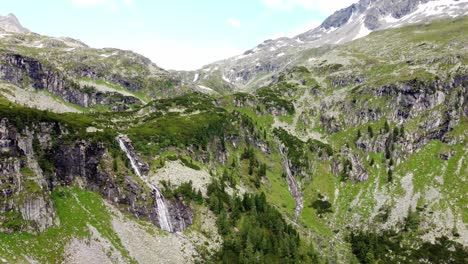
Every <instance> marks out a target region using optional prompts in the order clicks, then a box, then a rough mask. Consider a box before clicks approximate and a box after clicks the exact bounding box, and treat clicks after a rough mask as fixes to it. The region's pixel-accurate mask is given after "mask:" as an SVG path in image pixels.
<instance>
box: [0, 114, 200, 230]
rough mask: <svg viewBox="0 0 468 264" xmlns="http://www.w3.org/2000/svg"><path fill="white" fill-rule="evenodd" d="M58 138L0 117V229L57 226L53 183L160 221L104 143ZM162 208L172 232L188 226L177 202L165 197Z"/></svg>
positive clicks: (56, 130) (55, 130)
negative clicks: (116, 169) (99, 196)
mask: <svg viewBox="0 0 468 264" xmlns="http://www.w3.org/2000/svg"><path fill="white" fill-rule="evenodd" d="M64 137H66V133H64V132H63V131H62V130H61V128H60V127H59V126H58V125H57V124H49V123H40V124H35V125H34V127H32V128H25V129H24V130H23V131H21V132H20V131H18V130H17V128H16V127H15V126H14V125H13V124H12V123H10V122H9V120H7V119H5V118H4V119H2V120H1V121H0V148H1V157H0V194H1V197H2V200H1V202H0V217H1V218H2V225H1V226H0V228H1V231H3V232H13V231H19V229H21V230H26V231H30V232H41V231H44V230H45V229H46V228H48V227H52V226H54V225H58V224H60V223H59V222H58V218H57V217H55V210H54V205H53V203H52V201H51V198H50V194H51V191H52V190H54V188H56V187H59V186H70V185H72V184H77V185H79V186H81V187H82V188H85V189H88V190H92V191H95V192H98V193H100V194H102V196H103V197H105V199H107V200H108V201H109V202H111V203H113V204H115V205H118V206H119V208H122V209H123V210H125V211H128V212H130V213H132V214H133V215H135V216H136V217H137V218H143V219H148V220H149V221H151V222H152V223H154V224H155V225H158V226H159V225H160V223H159V222H158V210H156V209H157V203H156V199H155V196H154V194H153V193H152V192H151V190H150V189H149V188H148V186H146V185H145V184H144V183H141V182H140V181H137V180H136V179H135V176H132V175H129V174H128V173H127V174H125V175H122V174H120V175H117V173H116V172H114V171H113V170H112V167H111V166H112V157H111V155H110V154H109V152H108V149H107V148H106V146H105V144H103V143H101V142H90V141H88V140H84V139H78V140H72V141H70V140H66V139H65V138H64ZM134 155H136V154H134ZM167 206H168V210H169V213H170V217H171V220H172V222H173V223H174V231H183V230H185V229H186V228H187V227H188V226H190V225H191V224H192V220H193V213H192V211H191V209H190V208H189V207H187V206H186V205H185V204H184V203H183V201H181V200H178V199H176V200H172V201H167Z"/></svg>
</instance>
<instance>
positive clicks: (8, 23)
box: [0, 14, 29, 33]
mask: <svg viewBox="0 0 468 264" xmlns="http://www.w3.org/2000/svg"><path fill="white" fill-rule="evenodd" d="M0 29H3V30H4V31H7V32H14V33H28V32H29V30H28V29H27V28H25V27H23V26H22V25H21V23H20V22H19V20H18V18H17V17H16V16H15V15H13V14H8V15H6V16H0Z"/></svg>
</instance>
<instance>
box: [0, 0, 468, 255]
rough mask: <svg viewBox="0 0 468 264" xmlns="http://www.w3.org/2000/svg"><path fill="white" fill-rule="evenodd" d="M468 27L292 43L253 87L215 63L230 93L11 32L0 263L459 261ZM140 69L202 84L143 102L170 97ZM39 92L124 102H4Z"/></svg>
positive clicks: (447, 25) (466, 165) (444, 23)
mask: <svg viewBox="0 0 468 264" xmlns="http://www.w3.org/2000/svg"><path fill="white" fill-rule="evenodd" d="M361 3H364V2H361ZM375 3H377V2H375ZM378 3H382V2H381V1H378ZM392 3H393V2H392ZM366 10H367V9H366ZM366 12H367V11H366ZM467 28H468V17H466V16H463V17H457V18H449V19H441V20H435V21H430V22H428V23H417V24H412V25H409V26H404V27H398V28H388V29H383V30H377V31H376V32H373V33H371V34H369V35H368V36H365V37H362V38H359V39H356V40H355V41H351V42H347V43H344V44H341V45H336V46H321V47H317V48H305V49H302V48H298V49H297V50H294V54H292V53H291V54H289V56H294V61H292V62H291V63H290V64H289V65H288V67H286V68H275V69H274V72H275V74H273V75H271V74H267V73H266V72H267V70H265V76H263V77H264V79H263V80H261V81H260V82H261V83H264V84H265V85H262V86H258V87H257V86H255V87H253V88H254V89H252V92H251V93H245V92H228V91H230V89H232V85H233V84H229V79H228V78H227V77H228V76H226V75H224V76H223V75H220V76H219V78H220V79H221V80H222V81H223V82H225V83H226V84H225V86H222V87H221V88H222V89H224V90H219V91H225V92H226V94H218V93H215V92H212V91H210V93H208V94H206V93H200V92H195V93H191V92H190V91H192V89H197V88H196V86H198V85H200V86H201V87H205V88H200V87H198V88H199V89H201V90H205V91H209V90H208V89H209V87H210V86H209V83H205V82H208V81H209V79H204V76H202V75H201V74H199V75H196V76H190V75H192V74H193V73H167V72H165V71H163V70H160V69H159V68H152V67H156V66H155V65H153V64H151V62H149V61H147V60H145V58H143V57H141V56H139V55H137V54H134V53H132V52H126V51H120V50H115V49H102V50H96V49H91V48H88V47H86V46H85V45H84V44H82V43H80V42H78V41H74V40H71V39H67V40H60V39H56V38H49V37H44V36H39V35H36V34H33V33H27V34H11V35H8V36H6V37H5V41H4V42H1V43H3V44H2V48H3V50H1V52H0V56H1V59H2V63H0V77H1V78H2V79H3V80H5V81H4V82H2V83H0V88H1V89H0V92H1V93H2V94H3V95H4V96H3V97H2V96H0V197H1V199H0V245H2V246H1V247H0V262H5V263H18V262H19V263H23V262H28V263H29V262H33V263H34V262H39V263H63V262H66V263H83V262H86V263H94V262H99V263H155V262H165V263H180V262H187V263H200V262H202V263H204V262H206V263H364V264H368V263H369V264H370V263H464V262H466V259H467V258H468V250H467V249H468V230H467V224H466V223H467V222H468V211H467V210H466V204H467V203H468V201H467V197H466V195H465V193H466V181H467V180H468V149H467V144H468V142H467V141H468V139H467V133H466V131H467V129H468V90H467V89H468V66H467V65H468V57H467V54H468V46H466V43H468V35H467V34H465V33H466V29H467ZM389 40H390V41H389ZM281 41H284V43H283V44H282V45H285V46H284V47H282V48H284V49H287V47H286V45H292V44H290V43H288V41H291V40H289V39H282V40H281ZM294 41H295V42H297V40H294ZM50 42H52V43H55V44H54V45H51V46H47V47H44V46H45V45H48V43H50ZM57 43H58V44H57ZM41 45H44V46H41ZM274 45H276V44H275V42H274V41H271V42H270V41H267V42H265V43H264V44H262V45H261V47H262V48H263V49H271V48H272V47H274ZM35 46H36V47H35ZM37 46H40V47H37ZM293 49H294V47H293V48H291V52H293ZM269 52H276V51H269ZM263 54H264V56H265V57H263V59H265V60H275V59H278V60H279V58H283V57H286V56H288V55H287V54H285V55H281V56H278V55H276V56H274V57H272V58H269V57H268V54H269V53H268V52H265V53H263ZM254 55H255V53H254V54H253V55H250V56H254ZM245 56H248V55H245ZM243 59H245V58H242V59H240V60H239V62H238V63H241V62H242V60H243ZM128 61H130V62H128ZM232 63H233V64H232V65H233V67H234V66H236V65H237V64H236V63H235V62H234V61H233V62H232ZM130 66H132V67H130ZM216 67H218V69H216ZM238 67H244V65H242V64H239V65H238ZM221 69H222V68H221V65H216V66H214V65H213V72H214V71H218V74H222V71H221ZM148 72H149V73H150V74H149V75H151V77H155V75H158V74H160V76H161V78H162V80H165V79H164V78H165V77H167V78H172V79H175V80H179V78H181V79H182V82H183V81H184V80H186V79H190V80H189V82H195V84H191V85H192V86H193V87H192V88H189V87H187V88H186V90H184V89H183V88H181V87H176V89H180V90H177V91H176V92H180V93H181V94H182V93H185V94H183V95H182V96H175V97H172V96H168V97H169V98H158V99H156V100H151V101H149V102H146V100H148V99H151V97H152V95H154V96H155V97H156V96H157V97H160V96H161V95H160V93H162V95H163V97H164V95H165V94H164V93H168V95H174V94H169V93H171V92H172V90H171V89H172V88H170V89H169V88H167V87H164V86H156V88H154V87H153V86H151V85H148V83H147V82H146V81H142V82H140V81H135V82H132V80H133V81H134V80H147V79H146V78H147V77H148V76H147V74H148ZM206 72H208V71H206ZM112 73H115V74H116V75H117V76H115V75H112ZM88 74H89V75H88ZM153 74H154V75H153ZM166 74H168V75H166ZM172 74H175V76H174V75H172ZM83 76H84V77H83ZM119 77H121V78H120V79H119ZM189 77H190V78H189ZM252 78H255V77H252ZM150 79H151V78H150ZM172 79H171V80H172ZM194 79H195V81H194ZM224 79H226V80H224ZM119 81H121V82H124V81H126V82H128V84H125V83H120V82H119ZM198 81H200V83H201V84H197V82H198ZM203 81H205V82H203ZM186 82H187V81H186ZM73 83H75V84H78V85H77V86H74V85H73ZM118 84H122V86H117V85H118ZM133 84H137V85H136V86H133ZM213 84H216V83H213ZM85 85H86V86H85ZM182 85H183V84H181V86H182ZM88 86H89V87H88ZM56 88H60V89H56ZM213 88H214V87H213ZM48 89H50V91H49V90H48ZM153 89H155V90H153ZM36 90H40V91H43V92H45V91H44V90H47V91H49V93H50V94H49V93H44V94H43V95H44V96H46V95H47V96H51V97H52V95H51V94H52V93H54V92H55V93H56V94H58V95H60V96H61V97H60V98H61V100H62V101H61V102H62V103H63V101H65V99H67V100H70V101H72V100H78V101H76V102H77V103H83V102H93V103H96V105H100V104H102V102H97V101H93V100H94V99H98V98H102V97H104V98H106V97H105V96H110V97H113V96H117V95H116V94H119V95H122V96H124V98H121V97H119V98H120V99H119V100H123V101H120V104H119V105H121V106H122V107H128V109H126V111H109V109H102V111H83V112H82V113H80V114H77V113H68V111H67V113H60V114H58V113H54V112H51V111H40V110H37V109H35V107H28V106H24V105H19V104H17V103H15V102H14V101H13V100H12V98H15V100H20V98H18V96H17V94H16V92H18V91H24V93H25V94H26V96H27V97H28V96H31V95H32V94H34V93H37V92H38V91H36ZM96 90H99V92H100V93H101V95H100V96H102V97H99V96H98V93H97V92H98V91H96ZM64 91H65V92H64ZM137 92H142V93H143V94H139V93H137ZM84 94H87V95H89V96H90V97H87V99H86V98H85V97H84ZM21 95H23V94H21ZM54 95H55V94H54ZM55 96H56V97H58V96H57V95H55ZM82 96H83V97H82ZM125 97H132V98H137V99H139V101H140V102H139V103H132V102H135V101H132V102H130V103H129V102H125V100H126V99H125ZM140 97H141V98H140ZM89 98H91V99H89ZM57 99H59V98H57ZM84 99H86V100H84ZM103 100H104V99H103ZM26 105H27V104H26ZM31 106H32V105H31ZM68 106H70V105H68ZM70 107H71V106H70ZM88 108H92V106H90V105H88V107H87V108H85V107H83V109H88ZM117 110H119V109H117ZM168 223H169V224H168ZM168 226H169V227H170V228H168ZM172 227H175V228H172Z"/></svg>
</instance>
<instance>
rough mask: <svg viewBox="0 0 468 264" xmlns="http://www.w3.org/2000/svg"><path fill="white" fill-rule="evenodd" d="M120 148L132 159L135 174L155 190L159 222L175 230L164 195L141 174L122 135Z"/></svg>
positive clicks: (162, 225) (170, 229)
mask: <svg viewBox="0 0 468 264" xmlns="http://www.w3.org/2000/svg"><path fill="white" fill-rule="evenodd" d="M118 141H119V145H120V148H121V149H122V150H123V151H124V152H125V154H127V158H128V159H129V160H130V164H131V165H132V168H133V170H134V171H135V174H136V175H137V176H138V177H140V178H141V179H142V180H143V181H144V182H145V183H146V184H147V185H148V186H149V187H150V188H151V189H152V190H153V191H154V195H155V198H156V204H157V206H158V208H157V209H158V217H159V224H160V225H161V228H162V229H163V230H166V231H168V232H173V228H172V224H171V220H170V217H169V210H168V209H167V206H166V202H165V200H164V196H163V195H162V194H161V192H160V191H159V189H158V188H157V187H156V186H154V185H153V184H151V183H150V182H149V181H148V179H147V178H146V177H145V176H144V175H142V174H141V171H140V168H139V167H138V164H137V161H136V160H135V158H134V157H133V156H132V155H131V154H130V151H129V150H128V148H127V146H126V145H125V142H124V141H123V140H122V137H121V136H119V137H118Z"/></svg>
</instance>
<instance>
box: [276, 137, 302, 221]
mask: <svg viewBox="0 0 468 264" xmlns="http://www.w3.org/2000/svg"><path fill="white" fill-rule="evenodd" d="M279 151H280V154H281V157H282V159H283V167H284V170H285V171H286V180H287V182H288V187H289V191H290V192H291V195H292V197H293V198H294V201H295V202H296V208H295V209H294V221H297V218H298V217H299V215H300V214H301V211H302V208H304V199H303V197H302V192H301V188H299V184H298V183H297V181H296V178H295V177H294V175H293V174H292V172H291V169H290V168H289V160H288V156H287V155H286V153H285V150H284V147H283V145H282V144H281V143H279Z"/></svg>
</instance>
